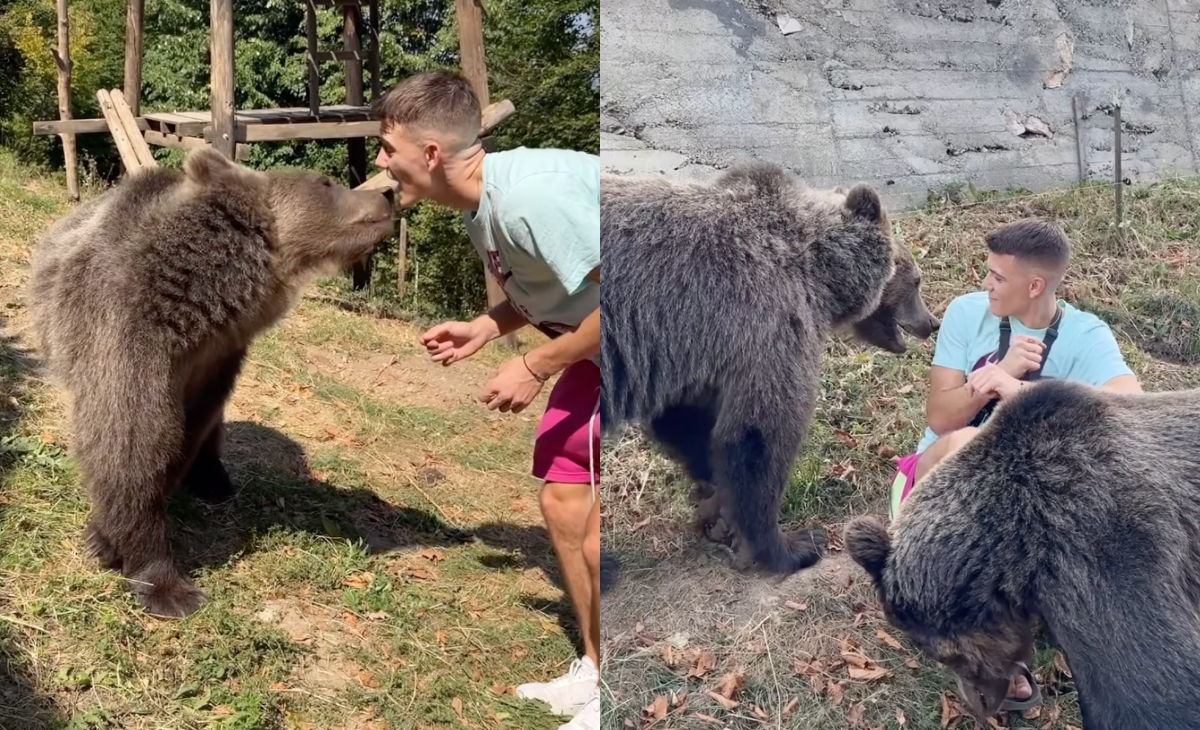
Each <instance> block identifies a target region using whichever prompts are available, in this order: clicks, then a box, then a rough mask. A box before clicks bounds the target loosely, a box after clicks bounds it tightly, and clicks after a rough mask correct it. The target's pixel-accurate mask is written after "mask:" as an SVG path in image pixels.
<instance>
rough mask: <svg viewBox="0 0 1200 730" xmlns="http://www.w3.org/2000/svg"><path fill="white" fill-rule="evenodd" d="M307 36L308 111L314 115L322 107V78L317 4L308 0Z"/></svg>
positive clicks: (306, 12) (305, 11)
mask: <svg viewBox="0 0 1200 730" xmlns="http://www.w3.org/2000/svg"><path fill="white" fill-rule="evenodd" d="M304 22H305V36H306V37H307V38H308V111H309V113H311V114H312V115H313V116H314V117H315V116H317V112H318V111H320V108H321V79H320V78H318V77H317V5H316V2H315V0H308V2H306V3H305V9H304Z"/></svg>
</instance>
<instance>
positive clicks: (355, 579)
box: [342, 571, 375, 590]
mask: <svg viewBox="0 0 1200 730" xmlns="http://www.w3.org/2000/svg"><path fill="white" fill-rule="evenodd" d="M374 580H375V574H374V573H371V572H370V571H368V572H365V573H355V574H354V575H351V576H348V577H347V578H346V579H345V580H344V581H342V583H344V584H346V585H348V586H350V587H351V588H359V589H361V590H366V589H367V588H368V587H370V585H371V582H372V581H374Z"/></svg>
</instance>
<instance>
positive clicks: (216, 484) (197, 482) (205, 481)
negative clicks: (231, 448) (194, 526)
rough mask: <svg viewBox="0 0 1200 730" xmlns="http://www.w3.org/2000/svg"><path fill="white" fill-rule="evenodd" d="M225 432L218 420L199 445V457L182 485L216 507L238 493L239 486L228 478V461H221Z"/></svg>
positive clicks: (194, 461) (197, 453)
mask: <svg viewBox="0 0 1200 730" xmlns="http://www.w3.org/2000/svg"><path fill="white" fill-rule="evenodd" d="M219 418H220V415H219V414H218V419H219ZM224 433H225V426H224V424H222V423H220V422H219V420H218V423H217V424H216V425H214V426H213V427H212V429H210V430H209V432H208V436H207V437H206V438H205V439H204V441H203V442H202V443H201V444H200V447H199V449H198V450H197V452H196V458H195V459H194V460H193V461H192V465H191V467H190V468H189V469H188V472H187V476H185V477H184V478H183V485H184V487H185V488H186V489H187V490H188V492H190V493H191V494H192V496H194V497H195V498H196V499H198V500H200V501H201V502H204V503H206V504H209V505H214V506H215V505H219V504H222V503H224V502H228V501H229V500H231V499H233V498H234V496H235V495H236V494H237V487H236V486H234V484H233V480H232V479H230V478H229V472H228V471H226V470H225V464H223V463H222V462H221V442H222V440H223V438H224Z"/></svg>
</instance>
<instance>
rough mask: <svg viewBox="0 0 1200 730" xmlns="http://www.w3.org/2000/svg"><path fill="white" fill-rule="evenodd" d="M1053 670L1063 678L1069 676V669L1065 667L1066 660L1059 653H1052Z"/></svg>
mask: <svg viewBox="0 0 1200 730" xmlns="http://www.w3.org/2000/svg"><path fill="white" fill-rule="evenodd" d="M1054 668H1055V669H1057V670H1058V671H1059V673H1060V674H1062V675H1063V676H1066V677H1070V676H1071V668H1070V667H1069V666H1067V658H1066V657H1065V656H1063V655H1062V652H1061V651H1055V652H1054Z"/></svg>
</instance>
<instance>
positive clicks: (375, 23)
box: [367, 0, 383, 101]
mask: <svg viewBox="0 0 1200 730" xmlns="http://www.w3.org/2000/svg"><path fill="white" fill-rule="evenodd" d="M369 5H370V8H369V9H370V12H371V25H370V27H369V29H368V31H367V33H368V35H369V37H370V42H369V43H368V44H367V45H368V48H369V55H370V71H371V100H372V101H374V100H375V99H378V98H379V95H380V93H381V92H380V86H381V84H382V83H383V80H382V79H380V78H379V0H369Z"/></svg>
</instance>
